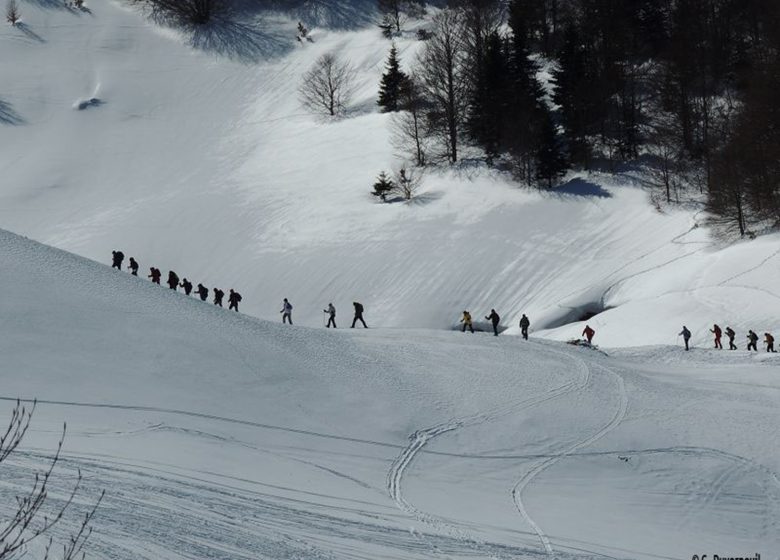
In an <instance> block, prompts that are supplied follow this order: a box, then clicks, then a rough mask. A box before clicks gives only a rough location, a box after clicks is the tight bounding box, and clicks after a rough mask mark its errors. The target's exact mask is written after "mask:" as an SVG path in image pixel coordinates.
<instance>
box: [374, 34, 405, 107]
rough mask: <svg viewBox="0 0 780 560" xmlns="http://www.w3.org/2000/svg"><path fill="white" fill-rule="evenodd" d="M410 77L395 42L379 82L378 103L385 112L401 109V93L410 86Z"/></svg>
mask: <svg viewBox="0 0 780 560" xmlns="http://www.w3.org/2000/svg"><path fill="white" fill-rule="evenodd" d="M408 82H409V77H408V76H407V75H406V74H405V73H404V72H403V71H402V70H401V68H400V63H399V61H398V49H397V48H396V46H395V43H393V46H392V47H390V55H389V56H388V58H387V67H386V70H385V73H384V74H382V81H381V82H380V84H379V99H378V100H377V105H379V106H380V107H382V112H383V113H394V112H396V111H399V110H401V106H400V105H401V94H402V92H403V90H404V88H405V87H408Z"/></svg>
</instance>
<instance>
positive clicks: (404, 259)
mask: <svg viewBox="0 0 780 560" xmlns="http://www.w3.org/2000/svg"><path fill="white" fill-rule="evenodd" d="M370 5H373V2H369V1H368V0H366V1H365V2H364V3H362V4H361V2H358V1H356V2H352V3H349V2H344V3H343V4H342V5H341V6H342V7H343V10H341V11H339V10H338V9H337V8H334V9H333V10H332V11H331V12H329V13H324V14H323V13H322V12H319V13H320V15H321V16H322V17H326V16H327V17H329V20H333V19H334V18H336V16H339V17H340V18H341V19H340V20H339V21H338V23H345V22H349V21H351V18H356V17H357V16H358V15H359V14H363V16H365V13H366V10H367V9H368V6H370ZM57 6H59V4H58V3H57V2H54V1H53V0H52V1H51V2H48V1H47V2H40V1H36V2H32V1H30V2H24V3H22V13H23V17H24V27H22V28H12V27H11V26H0V48H2V50H3V56H2V57H1V58H0V73H1V74H2V76H3V77H4V79H3V84H2V87H0V102H1V103H2V106H0V107H2V109H0V110H1V111H2V113H0V142H2V147H3V149H2V151H1V152H0V172H2V175H3V182H2V185H0V225H2V226H3V227H5V228H6V229H8V230H10V231H14V232H17V233H20V234H22V235H26V236H29V237H32V238H33V239H37V240H39V241H42V242H44V243H47V244H50V245H54V246H57V247H61V248H64V249H67V250H70V251H73V252H76V253H78V254H81V255H84V256H87V257H90V258H93V259H95V260H99V261H102V262H107V261H108V260H109V259H110V254H111V251H112V250H114V249H117V248H119V249H122V250H123V251H124V252H125V254H126V255H128V256H130V255H134V256H135V257H136V258H137V259H138V260H139V261H140V263H141V266H142V270H143V271H144V272H145V273H148V267H149V266H152V265H154V266H157V267H159V268H161V269H163V273H166V271H167V270H168V269H173V270H176V271H177V272H178V273H179V275H180V276H186V277H188V278H190V279H192V280H195V281H196V282H198V281H202V282H203V283H204V284H205V285H206V286H208V287H212V286H215V285H216V286H219V287H221V288H222V289H224V290H227V288H230V287H234V288H236V289H238V290H239V291H240V292H242V294H243V295H244V307H245V309H246V311H247V312H248V313H250V314H252V315H255V316H258V317H262V318H269V319H274V318H278V317H279V315H278V311H279V309H280V302H281V300H282V298H283V297H288V298H290V300H291V301H292V302H293V304H294V306H295V311H294V316H295V318H296V319H297V320H298V322H299V323H301V324H305V325H309V326H319V325H322V322H323V316H322V312H321V311H322V309H323V308H324V306H326V305H327V303H328V302H329V301H333V302H334V303H335V305H336V307H337V309H339V310H340V311H342V312H344V311H346V310H348V309H349V308H350V307H351V303H352V301H355V300H357V301H361V302H362V303H363V304H364V305H365V306H366V309H367V313H366V318H367V320H368V321H369V324H370V325H374V326H380V325H381V326H386V327H402V326H403V327H411V328H421V327H423V328H436V329H446V328H450V327H452V326H453V325H454V324H455V323H456V322H457V320H458V318H459V314H460V312H461V311H462V310H463V309H469V310H471V311H472V312H473V313H474V314H475V316H481V315H484V314H487V312H488V311H489V310H490V309H491V308H495V309H496V310H497V311H498V312H499V314H500V315H501V316H502V317H503V319H504V324H505V325H506V326H516V325H517V321H518V319H519V318H520V315H521V314H522V313H527V314H528V315H529V316H530V317H531V321H532V330H534V331H537V332H539V331H540V330H548V331H550V332H544V333H540V334H543V335H544V336H546V337H549V338H553V339H564V338H570V337H573V336H576V335H578V334H579V333H580V332H581V331H582V327H583V323H581V322H580V321H579V320H580V319H581V318H582V317H583V316H585V315H586V314H594V313H599V312H601V311H603V310H605V309H609V311H607V312H606V313H599V315H598V317H596V318H594V319H593V320H592V321H591V323H592V325H593V326H595V328H596V330H597V338H596V341H597V342H598V343H600V344H603V345H606V346H612V347H615V346H634V345H637V344H668V343H670V342H675V340H676V334H677V333H678V332H679V331H680V329H681V327H682V325H683V324H686V325H687V326H688V327H689V328H691V329H692V330H693V331H694V342H695V343H696V344H702V343H703V342H704V341H705V340H706V339H707V337H708V333H707V332H706V329H707V328H709V327H710V326H711V324H712V323H714V322H718V323H721V326H725V325H723V323H727V324H730V325H731V326H732V327H734V328H735V329H737V330H738V331H739V332H740V338H743V333H744V332H745V331H746V329H748V328H753V329H755V330H760V331H761V332H764V331H767V330H770V331H771V330H773V329H776V328H777V327H778V323H777V321H778V319H777V317H778V316H780V299H779V298H778V295H777V289H776V285H773V282H775V283H776V278H777V277H778V272H780V258H779V256H778V255H779V253H778V251H779V250H780V249H779V247H780V245H779V244H778V241H780V237H778V236H770V237H765V238H762V239H760V240H758V241H753V242H746V243H739V244H737V245H734V246H731V247H727V248H722V247H718V246H716V245H715V244H713V242H712V240H711V239H710V235H709V232H708V231H707V230H706V228H701V227H700V228H696V229H693V228H694V227H695V226H696V225H697V224H698V223H699V222H700V221H701V216H700V215H696V214H693V213H691V212H690V211H687V210H674V209H672V210H669V211H668V212H667V213H665V214H661V213H659V212H657V211H656V210H655V209H654V208H653V207H652V205H651V204H649V202H648V196H647V192H646V191H644V190H642V189H641V188H639V187H638V186H636V185H634V184H633V183H632V182H631V180H630V179H628V178H626V177H624V176H621V175H618V176H616V177H609V176H602V175H598V174H594V175H582V174H580V175H573V176H572V177H570V182H569V183H567V184H566V185H564V187H563V188H561V189H559V190H558V191H556V192H555V193H537V192H529V191H526V190H523V189H521V188H518V186H516V185H514V184H512V183H511V182H509V181H508V180H507V178H506V177H505V176H502V175H499V174H492V173H489V172H487V171H486V170H485V169H484V167H483V166H481V165H480V164H477V163H475V162H469V161H466V162H462V163H461V165H459V166H458V167H457V168H456V169H452V170H449V171H439V172H431V173H430V174H429V176H428V177H427V178H426V180H425V182H424V187H423V191H424V192H423V193H422V194H421V196H420V197H419V198H418V199H417V200H416V201H415V202H413V203H411V204H380V203H378V202H377V201H376V200H375V199H373V197H371V196H370V195H369V194H368V191H369V190H370V185H371V184H372V183H373V180H374V178H375V177H376V175H377V174H378V173H379V171H381V170H382V169H387V170H390V169H392V168H393V167H394V166H397V161H396V160H395V159H394V158H393V155H392V151H393V150H392V146H391V141H390V133H389V122H390V118H391V117H389V116H388V115H384V114H380V113H378V112H377V110H376V106H375V97H376V90H377V84H378V81H379V76H380V74H381V71H382V69H383V66H384V62H385V58H386V54H387V50H388V48H389V43H388V42H387V41H386V40H384V39H382V38H381V37H380V35H379V32H378V30H377V29H376V27H374V26H371V25H368V24H366V25H356V26H355V29H353V30H343V29H341V30H334V29H330V30H329V29H328V28H325V27H316V26H315V27H313V31H312V36H313V37H314V41H315V42H314V43H307V42H304V43H303V44H299V43H297V42H296V41H295V39H294V26H295V23H296V22H297V19H295V18H292V16H293V15H297V14H292V15H290V14H287V15H286V14H276V15H272V14H269V15H267V16H266V17H265V18H264V19H263V20H262V22H261V23H260V24H259V25H258V26H256V27H253V28H247V27H230V26H223V27H221V28H219V29H217V30H215V31H214V34H212V35H208V34H202V35H199V36H197V37H195V38H194V39H192V38H190V39H187V38H185V37H182V36H179V35H177V34H176V33H174V32H173V31H170V30H164V29H160V28H157V27H155V26H153V25H151V24H150V23H148V22H146V21H145V20H144V19H143V18H142V17H140V16H139V15H138V14H137V13H136V12H134V11H132V10H130V9H127V8H126V7H123V6H122V5H121V4H118V3H116V2H113V1H105V2H95V3H94V5H92V4H90V6H89V8H90V13H86V12H81V11H77V10H66V9H60V8H57ZM304 7H305V5H304ZM313 12H316V10H313ZM334 14H335V15H334ZM193 41H194V42H195V43H196V44H197V45H199V46H200V47H201V48H193V47H192V46H191V45H190V44H189V43H192V42H193ZM398 45H399V50H400V52H401V57H402V61H403V62H404V64H407V65H408V64H410V63H411V62H412V59H413V55H414V52H415V51H416V50H417V49H418V48H419V47H420V43H419V42H418V41H416V40H414V39H413V37H411V35H410V37H408V38H403V39H400V40H399V41H398ZM331 50H335V51H337V52H338V53H339V56H341V57H343V58H344V59H348V60H350V61H351V62H352V64H354V66H355V67H356V69H357V71H358V82H359V88H358V94H357V97H356V99H355V101H354V103H353V106H352V110H351V113H350V115H349V116H348V118H345V119H341V120H338V121H336V122H327V121H324V120H321V119H319V118H317V117H315V116H313V115H311V114H308V113H307V112H306V111H304V110H303V109H302V108H301V106H300V103H299V101H298V96H297V93H296V89H297V87H298V84H299V82H300V77H301V75H302V74H303V72H305V71H306V70H307V69H308V68H309V66H310V65H311V64H312V62H313V61H314V60H315V59H316V58H317V57H318V56H319V55H321V54H322V53H324V52H327V51H331ZM220 53H221V54H220ZM93 98H94V99H96V100H99V101H97V102H95V103H93V104H89V103H87V105H86V108H84V109H83V110H79V109H78V107H79V106H80V104H81V105H83V104H84V102H85V101H88V100H90V99H93ZM510 332H511V331H510Z"/></svg>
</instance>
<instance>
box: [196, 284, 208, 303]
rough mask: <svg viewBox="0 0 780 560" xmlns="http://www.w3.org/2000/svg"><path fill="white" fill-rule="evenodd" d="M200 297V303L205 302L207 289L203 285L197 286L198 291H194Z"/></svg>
mask: <svg viewBox="0 0 780 560" xmlns="http://www.w3.org/2000/svg"><path fill="white" fill-rule="evenodd" d="M195 291H196V292H197V293H198V295H199V296H200V301H206V299H207V298H208V297H209V289H208V288H207V287H206V286H204V285H203V284H198V289H197V290H195Z"/></svg>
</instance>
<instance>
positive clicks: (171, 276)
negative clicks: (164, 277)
mask: <svg viewBox="0 0 780 560" xmlns="http://www.w3.org/2000/svg"><path fill="white" fill-rule="evenodd" d="M168 287H169V288H170V289H171V290H176V289H177V288H178V287H179V275H178V274H176V273H175V272H174V271H172V270H169V271H168Z"/></svg>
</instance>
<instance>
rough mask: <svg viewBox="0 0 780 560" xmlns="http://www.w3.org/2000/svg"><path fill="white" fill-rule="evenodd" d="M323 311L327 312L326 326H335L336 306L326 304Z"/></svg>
mask: <svg viewBox="0 0 780 560" xmlns="http://www.w3.org/2000/svg"><path fill="white" fill-rule="evenodd" d="M322 312H323V313H327V314H328V325H327V327H326V328H330V326H331V325H333V328H334V329H335V328H336V308H335V307H333V304H332V303H329V304H328V308H327V309H323V310H322Z"/></svg>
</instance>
